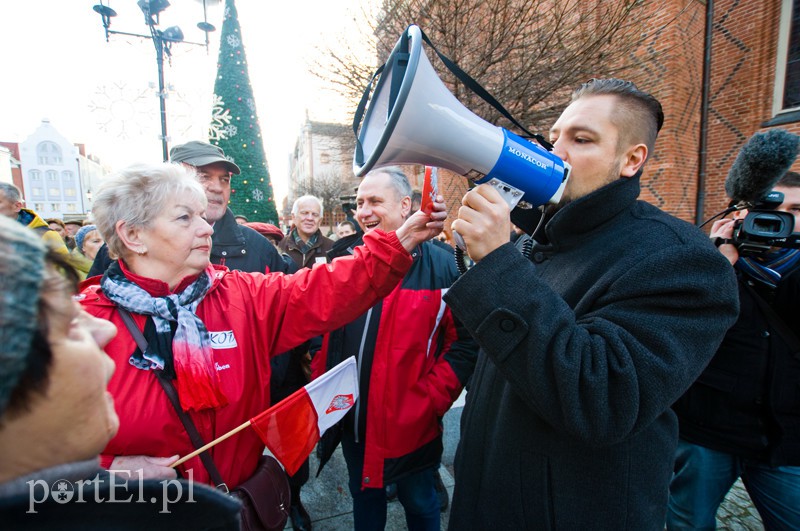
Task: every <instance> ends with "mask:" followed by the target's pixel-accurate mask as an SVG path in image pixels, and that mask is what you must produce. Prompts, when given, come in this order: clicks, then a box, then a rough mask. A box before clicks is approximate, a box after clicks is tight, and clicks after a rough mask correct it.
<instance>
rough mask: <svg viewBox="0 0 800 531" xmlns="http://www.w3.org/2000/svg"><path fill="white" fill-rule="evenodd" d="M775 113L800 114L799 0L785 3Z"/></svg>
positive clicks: (776, 74)
mask: <svg viewBox="0 0 800 531" xmlns="http://www.w3.org/2000/svg"><path fill="white" fill-rule="evenodd" d="M773 101H774V103H773V114H778V113H781V112H786V111H793V110H797V111H800V0H782V2H781V20H780V29H779V31H778V62H777V65H776V67H775V94H774V99H773Z"/></svg>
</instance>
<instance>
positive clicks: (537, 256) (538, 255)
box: [533, 251, 544, 264]
mask: <svg viewBox="0 0 800 531" xmlns="http://www.w3.org/2000/svg"><path fill="white" fill-rule="evenodd" d="M533 261H534V262H536V263H537V264H541V263H542V262H544V253H543V252H540V251H537V252H535V253H533Z"/></svg>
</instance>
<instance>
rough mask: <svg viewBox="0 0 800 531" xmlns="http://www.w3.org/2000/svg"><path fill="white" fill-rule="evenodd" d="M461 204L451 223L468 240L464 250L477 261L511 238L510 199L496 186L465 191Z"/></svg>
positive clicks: (454, 231) (483, 185) (485, 185)
mask: <svg viewBox="0 0 800 531" xmlns="http://www.w3.org/2000/svg"><path fill="white" fill-rule="evenodd" d="M461 205H462V206H461V208H459V209H458V219H457V220H455V221H453V224H452V225H451V227H452V229H453V233H454V235H455V233H458V235H459V236H460V237H461V239H462V240H463V241H464V243H465V244H466V249H465V250H466V252H467V254H468V255H469V257H470V258H471V259H472V260H473V261H474V262H476V263H477V262H480V261H481V260H482V259H483V257H484V256H486V255H487V254H489V253H491V252H492V251H494V250H495V249H497V248H498V247H500V246H501V245H503V244H505V243H508V242H509V238H510V235H511V219H510V217H509V209H508V203H506V201H505V199H503V196H501V195H500V193H499V192H498V191H497V190H496V189H495V188H494V187H493V186H491V185H489V184H482V185H480V186H476V187H475V188H473V189H472V190H470V191H469V192H467V193H466V194H465V195H464V198H463V199H462V200H461Z"/></svg>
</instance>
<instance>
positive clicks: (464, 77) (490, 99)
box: [419, 28, 553, 151]
mask: <svg viewBox="0 0 800 531" xmlns="http://www.w3.org/2000/svg"><path fill="white" fill-rule="evenodd" d="M419 32H420V34H421V35H422V40H423V41H425V42H426V43H427V44H428V46H430V47H431V49H432V50H433V51H434V52H436V55H438V56H439V59H441V61H442V63H444V65H445V66H446V67H447V68H448V70H450V71H451V72H452V73H453V74H455V76H456V77H457V78H458V80H459V81H461V82H462V83H463V84H464V85H465V86H466V87H467V88H468V89H470V90H471V91H472V92H474V93H475V94H477V95H478V96H479V97H480V98H481V99H482V100H483V101H485V102H486V103H488V104H489V105H491V106H492V107H494V108H495V109H496V110H497V112H499V113H500V114H502V115H503V116H505V117H506V118H507V119H508V120H509V121H510V122H511V123H513V124H514V125H516V126H517V127H518V128H519V129H520V130H521V131H523V132H524V133H525V134H526V135H528V138H535V139H536V141H537V142H539V144H541V145H542V147H544V148H545V149H546V150H547V151H552V150H553V144H551V143H550V142H548V141H547V140H546V139H545V138H544V137H543V136H542V135H540V134H538V133H531V132H530V131H528V129H526V128H525V127H523V125H522V124H521V123H519V122H518V121H517V120H516V118H514V117H513V116H512V115H511V113H510V112H508V111H507V110H506V108H505V107H503V106H502V105H501V104H500V102H499V101H497V100H496V99H495V97H494V96H492V95H491V94H490V93H489V91H487V90H486V89H485V88H483V87H482V86H481V84H480V83H478V82H477V81H475V80H474V79H473V78H472V76H470V75H469V74H467V73H466V72H464V71H463V70H462V69H461V67H459V66H458V65H457V64H455V63H454V62H453V61H451V60H450V59H449V58H448V57H447V56H446V55H444V54H443V53H441V52H440V51H439V50H437V49H436V46H434V45H433V43H432V42H431V40H430V39H429V38H428V36H427V35H425V32H424V31H422V28H420V29H419Z"/></svg>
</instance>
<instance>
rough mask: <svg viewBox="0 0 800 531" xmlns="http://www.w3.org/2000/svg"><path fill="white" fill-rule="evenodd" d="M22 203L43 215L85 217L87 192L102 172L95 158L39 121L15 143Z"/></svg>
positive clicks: (88, 210)
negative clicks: (27, 135)
mask: <svg viewBox="0 0 800 531" xmlns="http://www.w3.org/2000/svg"><path fill="white" fill-rule="evenodd" d="M19 155H20V166H21V170H22V182H23V185H24V191H25V206H26V207H27V208H30V209H33V210H34V211H36V213H37V214H39V215H40V216H42V217H43V218H61V219H65V220H69V219H85V218H87V217H90V215H91V209H92V205H91V192H92V189H93V188H96V187H97V185H98V184H99V183H100V181H101V180H102V179H103V177H104V176H105V174H106V171H105V169H104V168H103V167H102V166H101V165H100V164H99V163H98V162H96V161H94V160H92V159H89V158H87V157H84V156H83V155H81V153H80V150H79V149H78V147H76V146H75V145H74V144H73V143H72V142H70V141H69V140H68V139H67V138H66V137H64V136H63V135H62V134H61V133H59V132H58V131H57V130H56V129H55V128H54V127H53V126H52V124H50V121H49V120H46V119H45V120H42V123H41V125H40V126H39V127H38V128H37V129H36V131H34V133H33V134H32V135H30V136H29V137H28V138H26V139H25V140H24V141H23V142H21V143H20V144H19Z"/></svg>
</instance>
